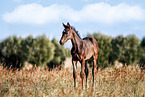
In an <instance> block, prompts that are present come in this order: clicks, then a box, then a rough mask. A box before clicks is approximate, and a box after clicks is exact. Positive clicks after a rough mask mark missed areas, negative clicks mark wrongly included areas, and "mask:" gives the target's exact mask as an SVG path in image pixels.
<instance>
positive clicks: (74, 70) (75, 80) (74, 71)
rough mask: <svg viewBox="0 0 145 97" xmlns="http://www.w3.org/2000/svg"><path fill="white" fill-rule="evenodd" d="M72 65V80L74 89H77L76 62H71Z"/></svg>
mask: <svg viewBox="0 0 145 97" xmlns="http://www.w3.org/2000/svg"><path fill="white" fill-rule="evenodd" d="M72 65H73V78H74V88H76V87H77V61H73V60H72Z"/></svg>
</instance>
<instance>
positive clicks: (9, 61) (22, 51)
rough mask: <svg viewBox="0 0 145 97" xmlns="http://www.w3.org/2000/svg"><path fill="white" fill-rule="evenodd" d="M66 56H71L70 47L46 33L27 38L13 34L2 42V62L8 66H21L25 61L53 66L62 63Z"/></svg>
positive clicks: (0, 55) (0, 49)
mask: <svg viewBox="0 0 145 97" xmlns="http://www.w3.org/2000/svg"><path fill="white" fill-rule="evenodd" d="M66 56H70V55H69V53H68V49H65V48H64V47H63V46H61V45H59V44H58V41H57V40H56V39H55V38H54V39H52V40H49V39H48V38H47V37H46V36H45V35H42V36H38V37H36V38H33V37H32V36H28V37H27V38H25V39H24V38H21V37H19V38H18V37H17V36H12V37H9V38H7V39H5V40H3V41H1V42H0V62H1V64H3V65H4V66H5V67H8V68H21V67H23V65H24V62H29V63H31V64H32V65H37V66H42V65H47V66H48V67H49V68H53V67H55V66H57V65H60V64H62V63H63V62H64V61H65V58H66ZM50 64H51V65H50Z"/></svg>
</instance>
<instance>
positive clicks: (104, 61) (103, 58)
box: [88, 33, 112, 68]
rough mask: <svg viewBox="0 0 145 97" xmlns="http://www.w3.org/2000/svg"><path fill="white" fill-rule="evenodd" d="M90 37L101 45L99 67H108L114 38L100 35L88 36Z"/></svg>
mask: <svg viewBox="0 0 145 97" xmlns="http://www.w3.org/2000/svg"><path fill="white" fill-rule="evenodd" d="M88 36H91V37H94V38H95V39H96V40H97V42H98V45H99V55H98V67H102V68H104V67H107V66H108V64H109V56H110V53H111V51H112V47H111V40H112V37H109V36H106V35H103V34H100V33H93V34H92V35H91V34H88Z"/></svg>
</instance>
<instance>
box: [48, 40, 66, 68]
mask: <svg viewBox="0 0 145 97" xmlns="http://www.w3.org/2000/svg"><path fill="white" fill-rule="evenodd" d="M52 43H53V44H54V46H55V50H54V52H55V53H54V57H53V59H52V60H51V61H50V62H49V63H48V64H47V65H48V67H49V68H50V69H52V68H54V67H58V66H60V65H63V64H62V63H63V62H64V61H65V58H66V55H65V48H64V47H63V46H61V45H59V44H58V41H57V40H56V39H55V38H54V39H53V40H52Z"/></svg>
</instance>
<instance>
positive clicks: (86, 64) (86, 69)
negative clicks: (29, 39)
mask: <svg viewBox="0 0 145 97" xmlns="http://www.w3.org/2000/svg"><path fill="white" fill-rule="evenodd" d="M85 75H86V88H88V87H89V86H88V75H89V68H88V61H86V62H85Z"/></svg>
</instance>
